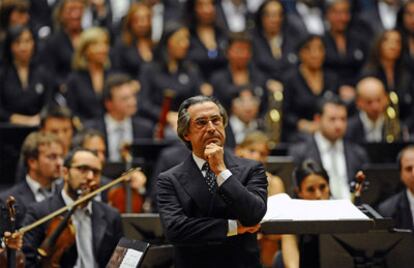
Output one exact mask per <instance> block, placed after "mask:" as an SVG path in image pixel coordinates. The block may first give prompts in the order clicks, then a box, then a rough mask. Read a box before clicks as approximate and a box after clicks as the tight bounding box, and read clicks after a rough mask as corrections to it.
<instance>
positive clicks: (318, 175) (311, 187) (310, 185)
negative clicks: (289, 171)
mask: <svg viewBox="0 0 414 268" xmlns="http://www.w3.org/2000/svg"><path fill="white" fill-rule="evenodd" d="M293 177H294V178H293V179H294V183H295V185H296V186H295V194H296V195H297V197H298V198H300V199H305V200H327V199H329V197H330V191H329V176H328V173H327V172H326V171H325V169H324V168H323V167H322V166H321V165H320V164H318V163H317V162H315V161H314V160H312V159H307V160H305V161H303V162H302V163H301V164H300V165H299V166H298V167H297V168H296V169H295V170H294V173H293ZM280 262H283V265H281V263H280ZM276 263H277V265H276V267H278V268H279V267H284V268H299V267H307V268H313V267H315V268H316V267H319V238H318V236H317V235H300V236H295V235H282V258H280V255H279V256H278V257H277V258H276Z"/></svg>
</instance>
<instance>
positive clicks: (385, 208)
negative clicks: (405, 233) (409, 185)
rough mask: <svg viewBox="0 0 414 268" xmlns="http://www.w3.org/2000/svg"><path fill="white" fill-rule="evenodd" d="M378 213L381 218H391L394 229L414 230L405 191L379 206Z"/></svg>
mask: <svg viewBox="0 0 414 268" xmlns="http://www.w3.org/2000/svg"><path fill="white" fill-rule="evenodd" d="M378 212H379V213H380V214H381V215H382V216H383V217H391V218H393V219H394V221H395V227H396V228H400V229H411V230H414V226H413V215H412V214H411V209H410V204H409V203H408V197H407V192H406V189H404V190H403V191H401V192H399V193H398V194H395V195H393V196H391V197H390V198H388V199H387V200H385V201H384V202H382V203H381V204H379V206H378Z"/></svg>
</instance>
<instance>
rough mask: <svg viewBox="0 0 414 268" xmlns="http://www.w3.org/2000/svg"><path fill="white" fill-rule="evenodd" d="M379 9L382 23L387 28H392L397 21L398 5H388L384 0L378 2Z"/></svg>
mask: <svg viewBox="0 0 414 268" xmlns="http://www.w3.org/2000/svg"><path fill="white" fill-rule="evenodd" d="M378 10H379V14H380V18H381V22H382V25H383V26H384V28H385V29H386V30H392V29H394V28H395V24H396V23H397V12H398V7H397V6H395V5H388V4H386V3H384V2H382V1H379V2H378Z"/></svg>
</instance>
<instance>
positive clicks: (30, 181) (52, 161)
mask: <svg viewBox="0 0 414 268" xmlns="http://www.w3.org/2000/svg"><path fill="white" fill-rule="evenodd" d="M21 154H22V156H23V161H24V165H25V167H26V170H27V172H26V174H25V178H24V180H23V181H21V182H19V183H18V184H16V185H14V186H13V187H12V188H11V189H8V190H7V191H5V192H2V193H1V194H0V200H2V201H3V202H5V201H6V200H7V198H8V197H9V196H13V197H14V198H15V199H16V209H17V212H18V214H17V222H16V226H17V227H19V226H20V225H21V221H22V220H23V217H24V216H23V215H24V213H25V211H26V208H27V207H28V206H29V205H31V204H33V203H35V202H41V201H43V200H45V199H46V198H47V197H49V196H51V195H52V194H53V193H54V192H55V191H56V190H57V181H58V179H59V178H60V177H61V171H62V162H63V145H62V142H61V140H60V139H59V137H58V136H57V135H54V134H51V133H44V132H32V133H30V134H29V135H28V136H27V137H26V139H25V140H24V142H23V145H22V149H21Z"/></svg>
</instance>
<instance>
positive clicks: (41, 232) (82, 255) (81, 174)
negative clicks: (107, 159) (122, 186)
mask: <svg viewBox="0 0 414 268" xmlns="http://www.w3.org/2000/svg"><path fill="white" fill-rule="evenodd" d="M101 172H102V164H101V162H100V160H99V158H98V157H97V156H96V154H95V153H94V152H92V151H89V150H86V149H75V150H74V151H71V152H70V153H69V154H68V155H67V157H66V159H65V162H64V168H63V180H64V186H63V189H62V190H61V191H60V192H58V193H56V194H54V195H53V196H52V197H50V198H48V199H46V200H44V201H43V202H41V203H37V204H34V205H33V206H31V207H29V209H28V211H27V213H26V216H25V219H24V225H28V224H31V223H33V222H35V221H36V220H39V219H40V218H42V217H44V216H46V215H49V214H50V213H52V212H54V211H56V210H58V209H60V208H61V207H64V206H70V205H71V204H73V202H74V201H76V200H77V199H78V198H79V197H80V195H82V193H87V192H90V191H92V190H93V189H94V188H95V187H96V186H97V184H98V182H99V178H100V176H101ZM71 220H72V222H73V224H74V227H75V230H76V234H75V244H74V245H72V246H69V247H68V249H67V250H66V251H65V252H64V253H63V254H62V257H61V259H60V264H64V266H65V267H73V266H76V267H105V266H106V264H107V263H108V261H109V259H110V257H111V255H112V253H113V251H114V249H115V247H116V245H117V243H118V241H119V239H120V238H121V237H122V233H123V232H122V224H121V216H120V214H119V212H118V211H117V210H116V209H114V208H111V207H110V206H108V205H106V204H104V203H102V202H98V201H95V200H91V201H89V202H87V203H83V204H81V205H79V206H78V207H77V208H76V210H75V211H74V213H73V214H72V216H71ZM49 223H50V222H47V223H43V224H42V225H40V226H38V227H36V228H34V229H32V230H30V231H28V232H26V233H25V235H24V245H23V251H24V253H25V256H26V266H29V267H32V266H37V265H41V263H39V256H38V253H37V249H38V248H39V247H40V245H41V243H42V241H43V240H44V239H45V237H46V230H47V229H48V227H49V226H48V225H49ZM68 243H69V241H68Z"/></svg>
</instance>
